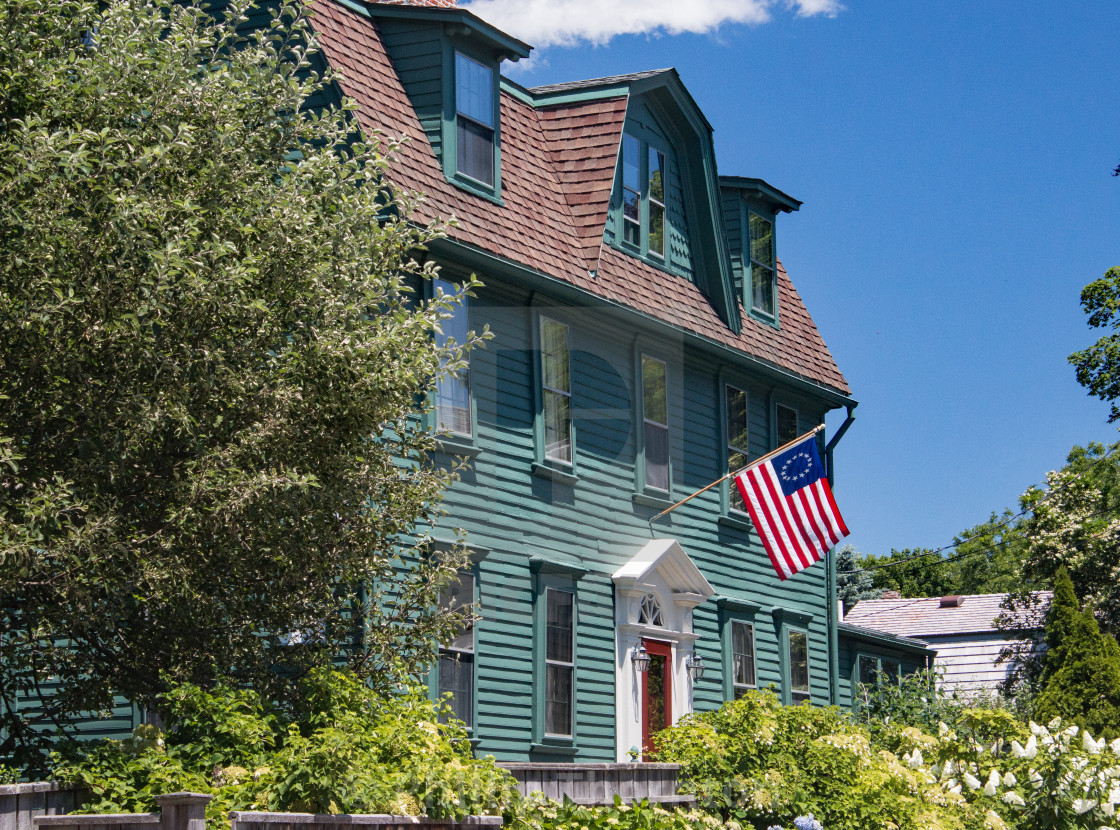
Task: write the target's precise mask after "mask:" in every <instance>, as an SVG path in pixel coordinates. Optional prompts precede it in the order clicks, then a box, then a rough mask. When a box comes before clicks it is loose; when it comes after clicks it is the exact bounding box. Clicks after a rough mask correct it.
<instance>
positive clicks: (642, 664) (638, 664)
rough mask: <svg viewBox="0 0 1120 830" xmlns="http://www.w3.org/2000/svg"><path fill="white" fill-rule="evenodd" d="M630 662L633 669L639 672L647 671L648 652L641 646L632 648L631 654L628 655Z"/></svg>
mask: <svg viewBox="0 0 1120 830" xmlns="http://www.w3.org/2000/svg"><path fill="white" fill-rule="evenodd" d="M630 660H631V662H633V664H634V668H635V669H637V670H638V671H640V672H646V671H649V652H648V651H646V647H645V646H643V645H640V644H639V645H636V646H634V650H633V652H632V653H631V654H630Z"/></svg>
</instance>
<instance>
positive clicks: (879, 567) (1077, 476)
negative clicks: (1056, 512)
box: [845, 442, 1120, 573]
mask: <svg viewBox="0 0 1120 830" xmlns="http://www.w3.org/2000/svg"><path fill="white" fill-rule="evenodd" d="M1117 449H1120V442H1117V443H1115V444H1112V445H1111V446H1110V447H1109V448H1108V450H1107V451H1106V452H1105V453H1104V454H1103V455H1101V457H1100V458H1098V459H1096V460H1095V461H1093V463H1092V464H1090V465H1089V466H1088V467H1086V468H1085V469H1084V470H1082V471H1081V472H1079V473H1076V474H1075V475H1074V477H1073V478H1072V479H1070V481H1069V482H1068V483H1067V484H1066V487H1068V486H1069V484H1072V483H1073V482H1074V481H1077V480H1079V479H1080V478H1081V477H1082V476H1084V475H1086V474H1088V473H1090V472H1091V471H1092V470H1094V469H1096V467H1097V465H1098V464H1100V463H1102V462H1103V461H1104V460H1105V459H1107V458H1108V457H1109V456H1110V455H1112V454H1113V453H1114V452H1116V450H1117ZM1063 489H1064V488H1061V487H1054V488H1051V489H1050V490H1048V491H1047V492H1046V493H1045V494H1044V495H1043V496H1042V498H1041V499H1039V500H1038V501H1037V502H1035V503H1034V504H1033V505H1031V506H1030V507H1025V508H1023V509H1022V510H1020V511H1019V512H1018V513H1016V514H1015V515H1014V516H1008V517H1006V518H1005V519H1004V520H1003V521H1002V522H999V523H998V524H996V525H995V527H994V528H992V530H993V531H994V530H999V529H1000V528H1004V527H1006V526H1007V525H1008V524H1010V523H1011V522H1013V521H1015V520H1016V519H1019V518H1021V517H1023V516H1025V515H1026V514H1027V513H1029V512H1031V511H1033V510H1035V509H1037V508H1038V506H1039V505H1041V504H1044V503H1045V502H1046V501H1048V500H1049V499H1051V498H1053V497H1054V495H1055V494H1056V493H1060V492H1062V491H1063ZM985 535H987V532H985V533H977V534H976V535H975V536H969V537H968V538H967V539H961V540H960V541H959V542H954V543H953V544H951V545H943V546H942V547H939V548H938V549H937V550H931V551H926V552H925V553H919V554H916V555H915V556H910V557H907V558H906V559H896V560H894V561H891V562H882V563H879V564H876V565H868V566H867V567H865V568H855V569H853V570H851V571H845V573H863V572H865V571H879V570H882V569H883V568H894V567H898V566H900V565H908V564H910V563H911V562H916V561H917V560H919V559H927V558H929V557H931V556H941V554H942V553H944V552H945V551H947V550H953V549H955V548H957V547H960V546H961V545H965V544H968V543H969V542H972V541H974V540H976V539H979V538H980V537H981V536H985ZM994 551H995V548H991V547H987V548H981V549H980V550H970V551H965V552H964V553H961V554H958V555H956V556H942V557H941V561H940V563H938V564H947V563H949V562H957V561H959V560H961V559H964V558H965V557H967V556H976V555H978V554H981V553H992V552H994Z"/></svg>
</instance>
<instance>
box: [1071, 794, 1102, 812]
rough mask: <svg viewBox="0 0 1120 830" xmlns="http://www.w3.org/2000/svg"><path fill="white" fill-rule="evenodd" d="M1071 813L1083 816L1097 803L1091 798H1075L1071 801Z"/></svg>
mask: <svg viewBox="0 0 1120 830" xmlns="http://www.w3.org/2000/svg"><path fill="white" fill-rule="evenodd" d="M1072 806H1073V811H1074V812H1075V813H1077V815H1079V816H1080V815H1084V814H1085V813H1087V812H1089V811H1090V810H1092V809H1093V808H1094V807H1096V806H1097V802H1096V801H1095V800H1093V799H1092V798H1075V799H1074V800H1073V805H1072Z"/></svg>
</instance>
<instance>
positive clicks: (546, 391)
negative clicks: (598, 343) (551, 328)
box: [538, 314, 576, 465]
mask: <svg viewBox="0 0 1120 830" xmlns="http://www.w3.org/2000/svg"><path fill="white" fill-rule="evenodd" d="M550 324H551V325H555V326H560V327H562V328H563V329H564V362H565V365H566V369H567V371H566V374H567V376H568V388H567V389H560V388H557V387H555V386H549V385H548V383H547V378H546V377H545V367H546V363H545V353H544V347H545V342H546V341H545V336H544V330H545V326H546V325H550ZM570 334H571V329H570V328H569V327H568V324H567V323H561V322H560V321H559V320H554V319H553V318H551V317H546V316H545V315H543V314H542V315H541V316H540V319H539V322H538V336H539V338H540V344H541V346H540V353H539V361H540V373H541V375H540V377H541V453H542V454H543V456H544V458H545V459H546V460H548V461H553V462H556V463H558V464H567V465H573V464H574V463H575V454H576V448H575V436H574V431H573V429H572V351H571V346H570V345H569V343H568V340H569V336H570ZM549 395H556V396H557V397H561V398H564V399H566V400H567V403H568V437H567V441H566V442H565V444H564V445H565V446H567V450H568V453H567V458H564V457H563V456H560V455H554V454H552V453H551V452H550V451H549V445H548V396H549ZM557 446H561V445H559V444H558V445H557Z"/></svg>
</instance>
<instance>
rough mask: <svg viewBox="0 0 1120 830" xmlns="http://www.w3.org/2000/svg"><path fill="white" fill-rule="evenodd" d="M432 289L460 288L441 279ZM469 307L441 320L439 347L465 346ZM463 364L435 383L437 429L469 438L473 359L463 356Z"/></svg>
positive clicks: (449, 291) (448, 291) (451, 290)
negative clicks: (453, 344)
mask: <svg viewBox="0 0 1120 830" xmlns="http://www.w3.org/2000/svg"><path fill="white" fill-rule="evenodd" d="M432 290H433V293H435V294H436V295H437V296H438V295H439V294H447V295H451V294H455V293H457V291H458V288H457V287H456V286H455V285H453V284H452V283H450V282H447V281H445V280H441V279H433V280H432ZM467 330H468V323H467V305H466V299H465V298H464V300H463V302H462V304H461V305H457V306H455V307H454V309H453V310H452V313H451V317H449V318H448V319H446V320H444V321H442V323H441V324H440V331H439V332H437V333H436V345H438V346H439V347H441V348H443V347H445V346H446V345H447V344H448V342H449V341H450V342H454V343H455V344H463V343H465V342H466V341H467ZM463 360H464V365H463V367H462V368H461V369H458V370H456V371H454V372H446V373H445V374H443V375H442V376H441V377H440V378H439V379H438V380H437V381H436V402H435V420H436V429H438V430H439V431H440V432H448V433H451V434H453V435H461V436H464V437H467V438H469V437H470V436H471V435H472V433H473V431H474V430H473V424H472V423H471V369H470V362H469V361H470V358H469V356H467V355H464V357H463Z"/></svg>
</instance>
